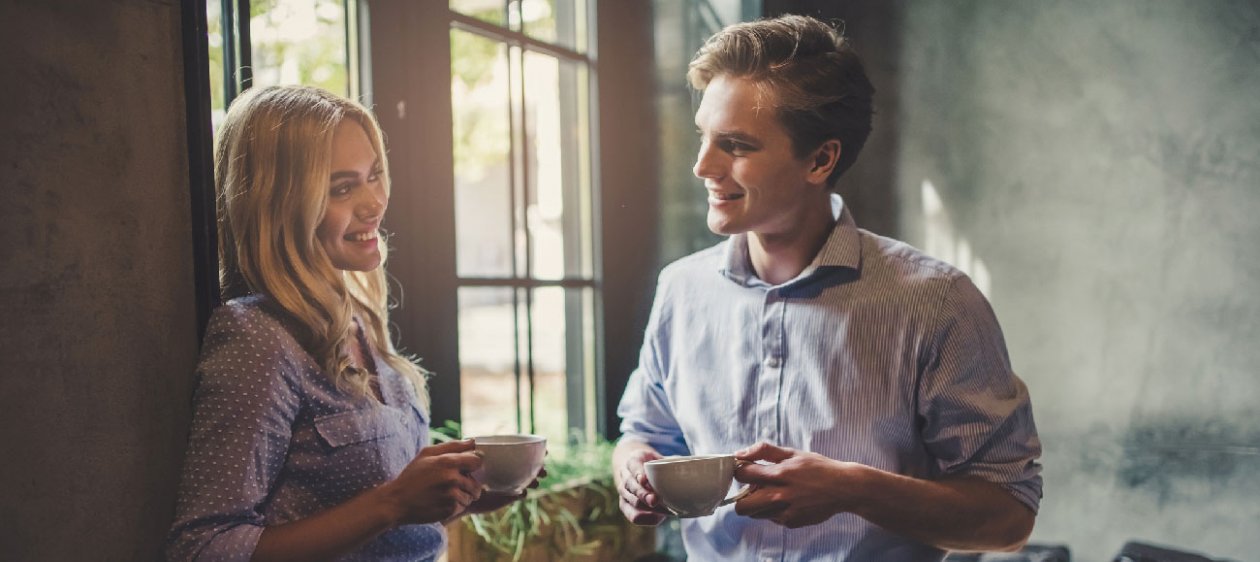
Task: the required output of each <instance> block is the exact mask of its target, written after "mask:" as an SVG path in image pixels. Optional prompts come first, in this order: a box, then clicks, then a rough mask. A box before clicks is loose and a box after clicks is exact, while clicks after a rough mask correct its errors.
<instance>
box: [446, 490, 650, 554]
mask: <svg viewBox="0 0 1260 562" xmlns="http://www.w3.org/2000/svg"><path fill="white" fill-rule="evenodd" d="M537 499H538V512H540V513H541V516H540V517H539V520H538V533H537V534H536V535H534V536H529V537H528V538H527V539H526V541H525V545H524V548H523V549H522V550H521V556H520V558H518V559H517V560H519V561H520V562H553V561H556V560H568V561H581V562H605V561H611V560H626V561H633V560H638V559H640V558H644V557H647V556H650V555H651V554H652V553H654V552H655V551H656V535H655V530H654V529H653V528H652V527H640V526H638V525H634V524H631V523H630V522H629V521H626V519H625V517H623V516H622V515H621V512H620V511H618V510H617V503H616V495H615V492H613V490H612V489H611V487H610V485H609V484H608V483H607V482H605V481H599V480H597V481H587V482H576V483H573V484H570V485H566V486H564V487H560V488H556V489H552V490H548V491H546V492H542V493H540V494H538V495H537ZM505 509H507V508H505ZM566 510H567V512H568V514H565V513H563V512H564V511H566ZM570 515H571V516H572V518H571V519H570V518H569V516H570ZM543 516H545V519H547V520H549V521H544V517H543ZM467 519H468V518H466V517H465V518H461V519H460V520H458V521H455V522H453V523H451V524H449V525H447V526H446V531H447V535H448V537H449V539H450V548H449V549H448V550H447V553H446V555H445V557H444V559H445V560H446V561H447V562H512V560H513V555H512V554H510V553H503V552H501V551H498V550H496V549H495V548H494V547H492V546H491V545H490V544H489V543H487V542H486V541H485V540H484V539H482V538H481V536H480V535H478V534H477V532H476V531H475V530H473V528H472V526H471V524H470V523H469V522H468V521H467ZM566 544H579V545H582V546H581V548H578V549H574V550H573V551H568V552H566Z"/></svg>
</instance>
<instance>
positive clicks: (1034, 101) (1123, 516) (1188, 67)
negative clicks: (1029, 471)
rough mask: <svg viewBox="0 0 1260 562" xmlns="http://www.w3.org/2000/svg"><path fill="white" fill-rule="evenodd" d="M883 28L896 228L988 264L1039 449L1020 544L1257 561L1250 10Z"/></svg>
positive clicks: (1022, 5)
mask: <svg viewBox="0 0 1260 562" xmlns="http://www.w3.org/2000/svg"><path fill="white" fill-rule="evenodd" d="M903 17H904V22H905V23H904V27H903V28H902V29H901V41H902V43H901V44H900V45H898V46H895V48H897V49H900V51H901V53H902V55H901V56H902V59H901V60H902V64H901V65H900V69H899V76H898V79H899V81H900V92H894V93H896V94H897V97H895V98H894V99H892V100H888V99H887V98H885V99H884V100H883V101H884V102H886V103H888V102H891V103H898V104H899V115H900V118H901V125H902V126H901V128H900V131H899V135H900V146H901V149H900V156H899V159H898V162H897V165H896V167H895V168H896V170H897V173H898V177H897V186H898V192H899V194H900V197H899V206H900V209H901V211H900V215H899V217H898V224H899V225H900V232H899V233H898V234H900V235H901V236H902V237H903V238H906V239H907V240H908V241H910V242H911V243H915V244H916V245H920V246H933V245H934V246H936V247H937V248H941V247H945V248H946V249H948V250H952V253H953V254H954V259H955V260H956V261H958V262H962V263H960V265H963V266H964V267H970V268H971V269H973V270H976V269H978V268H977V266H978V265H980V264H982V265H983V268H984V269H987V271H988V274H989V278H990V279H991V289H990V296H991V298H992V300H993V303H994V307H995V309H996V310H997V314H998V316H999V318H1000V319H1001V321H1002V323H1003V326H1004V328H1005V331H1006V336H1007V342H1008V344H1009V346H1010V350H1011V354H1012V358H1013V361H1014V364H1015V367H1016V370H1017V371H1018V372H1019V373H1020V374H1021V375H1022V376H1023V377H1024V379H1025V380H1026V381H1027V383H1028V386H1029V387H1030V389H1031V393H1032V396H1033V405H1034V409H1035V414H1036V417H1037V422H1038V425H1039V427H1040V429H1041V433H1042V438H1043V442H1044V445H1045V458H1044V464H1045V480H1046V490H1045V500H1044V502H1043V503H1042V512H1041V516H1040V518H1039V519H1038V523H1037V529H1036V531H1035V534H1034V540H1036V541H1041V542H1063V543H1067V544H1069V545H1071V547H1072V549H1073V551H1074V554H1075V558H1074V559H1077V560H1108V559H1110V556H1112V555H1114V554H1115V553H1116V552H1117V551H1118V550H1119V548H1120V545H1121V544H1122V543H1123V542H1124V541H1126V540H1129V539H1135V538H1136V539H1144V540H1147V541H1152V542H1157V543H1163V544H1169V545H1177V546H1180V547H1183V548H1187V549H1192V550H1198V551H1201V552H1205V553H1207V554H1211V555H1214V556H1221V557H1224V556H1228V557H1233V558H1236V559H1239V560H1255V559H1256V552H1260V534H1258V533H1256V525H1257V521H1260V476H1258V475H1260V345H1258V344H1260V249H1257V242H1260V220H1258V218H1257V217H1260V5H1258V4H1257V3H1256V2H1255V1H1254V0H1250V1H1249V0H1239V1H1229V0H1214V1H1211V2H1206V1H1197V0H1181V1H1172V0H1159V1H1148V0H1111V1H1107V2H1094V1H1084V0H1081V1H1071V2H1069V1H1060V2H999V1H986V2H978V1H972V2H963V1H951V2H929V1H921V2H906V3H905V14H903ZM854 24H860V22H850V25H854ZM925 181H927V182H930V183H931V185H932V186H934V187H935V189H936V191H937V192H938V194H939V197H940V199H941V202H942V203H943V208H944V211H943V213H944V214H943V215H938V216H937V217H936V219H935V220H928V219H927V218H925V213H926V211H928V210H930V209H929V208H925V207H924V205H923V199H922V189H923V185H924V182H925ZM859 221H861V217H859ZM929 237H933V239H934V242H932V243H929ZM964 241H965V245H966V246H967V247H968V248H966V249H963V250H962V251H961V252H959V251H958V250H960V248H961V246H960V245H961V244H963V243H964ZM942 242H948V243H949V244H947V245H946V246H942ZM947 253H948V252H947Z"/></svg>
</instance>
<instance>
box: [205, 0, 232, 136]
mask: <svg viewBox="0 0 1260 562" xmlns="http://www.w3.org/2000/svg"><path fill="white" fill-rule="evenodd" d="M222 20H223V4H222V3H221V2H220V1H219V0H206V30H207V32H208V35H209V37H208V39H209V42H208V44H209V51H208V54H209V57H208V58H209V61H210V125H211V128H212V129H213V130H215V131H217V130H219V123H222V122H223V117H224V116H225V115H226V114H227V111H226V108H225V107H224V98H225V97H226V96H225V95H224V92H223V23H222Z"/></svg>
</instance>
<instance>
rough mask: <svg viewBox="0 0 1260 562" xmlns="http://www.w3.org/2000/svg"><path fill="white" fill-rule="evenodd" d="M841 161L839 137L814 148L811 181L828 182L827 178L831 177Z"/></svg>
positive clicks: (810, 173)
mask: <svg viewBox="0 0 1260 562" xmlns="http://www.w3.org/2000/svg"><path fill="white" fill-rule="evenodd" d="M839 161H840V141H839V139H830V140H827V141H825V142H823V143H822V144H821V145H819V146H818V148H816V149H814V156H813V165H812V166H811V167H810V168H809V179H810V181H811V182H816V183H827V178H829V177H831V171H832V170H835V169H836V163H837V162H839Z"/></svg>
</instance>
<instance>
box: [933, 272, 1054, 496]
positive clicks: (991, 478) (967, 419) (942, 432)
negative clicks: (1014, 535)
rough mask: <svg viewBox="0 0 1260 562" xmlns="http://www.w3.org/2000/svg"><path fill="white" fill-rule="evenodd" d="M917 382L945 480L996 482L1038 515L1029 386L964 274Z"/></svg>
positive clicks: (949, 296) (944, 307) (946, 301)
mask: <svg viewBox="0 0 1260 562" xmlns="http://www.w3.org/2000/svg"><path fill="white" fill-rule="evenodd" d="M936 326H937V329H936V331H935V334H934V343H933V345H932V346H931V349H930V351H929V353H928V354H927V358H926V362H925V363H926V364H925V368H924V370H923V374H922V379H921V380H920V384H919V407H918V414H919V416H920V420H921V422H922V427H923V429H922V434H923V439H924V441H925V443H926V445H927V448H928V450H929V451H930V452H931V453H932V455H933V456H934V457H935V458H936V459H937V468H938V470H939V471H940V473H941V474H943V475H966V476H972V477H976V478H980V479H983V480H985V481H988V482H992V483H995V484H998V485H1000V486H1002V487H1003V488H1005V489H1006V490H1007V491H1009V492H1010V493H1011V494H1012V495H1013V496H1014V497H1015V498H1016V499H1017V500H1019V501H1020V502H1021V503H1023V504H1024V505H1025V506H1027V507H1028V508H1029V509H1031V510H1032V511H1033V512H1034V513H1035V512H1036V511H1037V509H1038V506H1039V505H1040V501H1041V496H1042V479H1041V465H1040V464H1039V463H1038V462H1037V459H1038V458H1039V457H1040V456H1041V441H1040V440H1039V439H1038V437H1037V428H1036V425H1035V424H1034V422H1033V414H1032V404H1031V401H1030V399H1029V396H1028V389H1027V387H1026V386H1025V385H1024V383H1023V381H1021V380H1020V379H1019V377H1017V376H1016V375H1015V373H1014V372H1013V371H1012V369H1011V365H1010V359H1009V357H1008V356H1007V352H1006V343H1005V341H1004V340H1003V338H1002V331H1001V329H1000V327H999V326H998V322H997V318H996V316H995V315H994V313H993V309H992V308H991V307H990V306H989V303H988V301H987V300H985V298H984V296H983V295H982V294H981V293H980V291H979V290H978V289H977V288H976V287H975V285H974V284H972V283H971V280H970V279H968V278H967V277H966V276H961V275H960V276H959V277H957V278H955V279H954V280H953V282H952V283H951V285H950V287H949V289H948V290H947V291H946V293H945V295H944V297H943V299H942V303H941V307H940V311H939V315H938V317H937V322H936Z"/></svg>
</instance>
